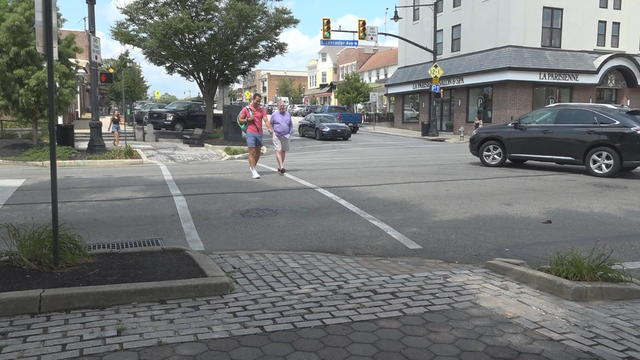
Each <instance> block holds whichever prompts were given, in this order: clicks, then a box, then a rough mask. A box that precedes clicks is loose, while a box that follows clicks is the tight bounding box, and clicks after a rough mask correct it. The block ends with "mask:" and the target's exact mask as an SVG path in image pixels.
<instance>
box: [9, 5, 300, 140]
mask: <svg viewBox="0 0 640 360" xmlns="http://www.w3.org/2000/svg"><path fill="white" fill-rule="evenodd" d="M0 1H1V0H0ZM276 2H279V1H269V0H134V1H133V2H131V3H130V4H129V5H127V6H125V7H123V8H121V11H122V13H123V15H124V19H123V20H121V21H118V22H117V23H116V25H115V26H114V27H112V29H111V31H112V35H113V37H114V39H116V40H118V41H121V42H123V43H126V44H129V45H133V46H135V47H138V48H140V49H142V52H143V54H144V55H145V57H146V58H147V60H149V62H151V63H152V64H154V65H157V66H161V67H164V68H165V69H166V70H167V72H169V73H170V74H174V73H175V74H179V75H181V76H183V77H184V78H186V79H187V80H192V81H194V82H196V84H197V85H198V87H199V88H200V90H201V92H202V95H203V96H204V100H205V104H206V106H207V130H208V131H211V129H212V127H213V111H212V107H213V99H214V97H215V95H216V90H217V88H218V86H220V85H229V84H232V83H234V82H235V81H236V79H237V78H238V77H239V76H242V75H245V74H247V73H248V72H249V71H251V69H253V68H254V67H255V66H257V65H258V64H259V63H260V62H262V61H267V60H269V59H271V58H273V57H274V56H276V55H279V54H282V53H284V52H285V51H286V49H287V44H286V43H284V42H281V41H280V40H279V37H280V34H281V33H282V31H283V30H284V29H287V28H289V27H292V26H294V25H296V24H297V23H298V20H297V19H295V18H294V17H293V15H292V13H291V10H289V9H288V8H286V7H281V6H275V3H276Z"/></svg>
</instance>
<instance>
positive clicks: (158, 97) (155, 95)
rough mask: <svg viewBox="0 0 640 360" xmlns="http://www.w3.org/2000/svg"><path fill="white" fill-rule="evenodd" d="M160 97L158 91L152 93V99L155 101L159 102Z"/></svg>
mask: <svg viewBox="0 0 640 360" xmlns="http://www.w3.org/2000/svg"><path fill="white" fill-rule="evenodd" d="M160 96H162V95H161V94H160V90H156V91H154V92H153V97H154V98H155V99H156V100H160Z"/></svg>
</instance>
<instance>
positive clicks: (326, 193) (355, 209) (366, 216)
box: [258, 164, 422, 250]
mask: <svg viewBox="0 0 640 360" xmlns="http://www.w3.org/2000/svg"><path fill="white" fill-rule="evenodd" d="M258 166H261V167H263V168H265V169H269V170H271V171H273V172H277V171H278V170H276V169H275V168H272V167H270V166H266V165H262V164H258ZM285 176H286V177H288V178H289V179H291V180H293V181H296V182H298V183H300V184H302V185H304V186H306V187H308V188H311V189H313V190H315V191H317V192H319V193H320V194H322V195H324V196H326V197H328V198H329V199H331V200H334V201H335V202H337V203H338V204H340V205H342V206H344V207H346V208H347V209H349V210H351V211H353V212H354V213H356V214H357V215H359V216H360V217H362V218H364V219H365V220H367V221H368V222H370V223H372V224H373V225H375V226H377V227H378V228H380V229H381V230H382V231H384V232H386V233H387V234H388V235H389V236H391V237H392V238H394V239H396V240H398V241H399V242H400V243H402V245H404V246H406V247H408V248H409V249H414V250H415V249H422V246H420V245H418V244H416V243H415V242H413V240H411V239H409V238H408V237H406V236H404V235H402V234H401V233H400V232H398V231H397V230H396V229H394V228H392V227H391V226H389V225H387V224H385V223H384V222H382V221H380V220H379V219H378V218H376V217H375V216H373V215H371V214H369V213H368V212H366V211H364V210H362V209H360V208H359V207H357V206H355V205H353V204H352V203H350V202H348V201H346V200H344V199H342V198H341V197H339V196H338V195H336V194H334V193H332V192H330V191H327V190H325V189H323V188H321V187H319V186H317V185H314V184H312V183H310V182H307V181H305V180H302V179H300V178H298V177H296V176H293V175H291V174H285Z"/></svg>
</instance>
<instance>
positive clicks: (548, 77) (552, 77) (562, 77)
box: [538, 72, 580, 82]
mask: <svg viewBox="0 0 640 360" xmlns="http://www.w3.org/2000/svg"><path fill="white" fill-rule="evenodd" d="M538 76H539V79H540V80H545V81H572V82H580V74H576V73H560V72H540V73H539V75H538Z"/></svg>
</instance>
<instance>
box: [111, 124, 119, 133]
mask: <svg viewBox="0 0 640 360" xmlns="http://www.w3.org/2000/svg"><path fill="white" fill-rule="evenodd" d="M111 132H114V133H115V132H117V133H119V132H120V125H111Z"/></svg>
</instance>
